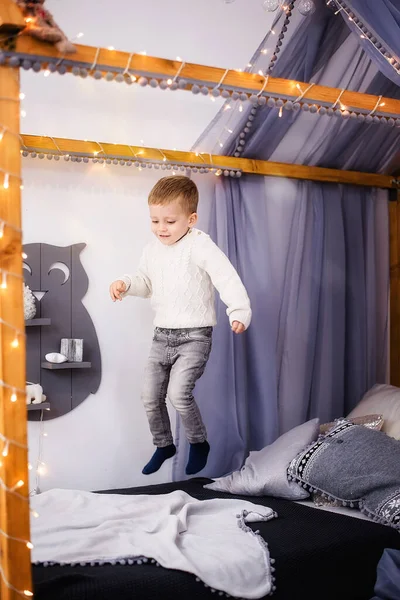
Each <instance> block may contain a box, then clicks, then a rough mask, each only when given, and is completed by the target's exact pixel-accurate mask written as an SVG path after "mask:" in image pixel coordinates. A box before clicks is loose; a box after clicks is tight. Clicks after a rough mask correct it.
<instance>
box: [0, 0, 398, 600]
mask: <svg viewBox="0 0 400 600" xmlns="http://www.w3.org/2000/svg"><path fill="white" fill-rule="evenodd" d="M326 4H327V5H330V6H331V7H332V8H333V9H334V10H335V11H336V13H335V14H339V13H341V12H343V13H345V14H346V15H347V17H348V18H349V20H351V21H352V22H353V23H354V25H355V27H356V28H357V29H358V30H359V32H360V37H361V38H362V39H365V40H367V41H368V42H369V43H371V44H372V45H373V46H374V47H375V48H376V50H377V51H378V52H379V53H380V55H381V56H383V57H384V58H385V59H386V60H387V61H388V64H390V65H391V66H392V67H393V69H394V70H395V71H396V73H397V74H400V63H399V61H398V59H397V57H395V56H393V55H392V53H391V52H390V51H389V50H388V49H387V48H386V47H385V45H384V44H383V43H382V42H381V41H380V40H379V39H378V38H377V36H376V35H374V34H373V33H372V32H370V31H369V30H368V28H367V27H366V26H365V25H364V23H362V21H361V20H360V19H359V18H358V17H357V16H356V15H355V14H354V13H353V12H352V11H351V10H350V9H349V8H348V7H347V5H346V3H345V2H344V0H328V1H327V2H326ZM278 5H279V8H280V9H281V10H282V11H283V12H284V13H285V19H284V22H283V25H282V29H281V31H280V33H279V34H278V37H277V43H276V46H275V49H274V51H273V54H272V56H271V59H270V61H269V65H268V68H267V69H266V71H265V72H264V71H260V72H259V74H260V76H261V75H262V76H263V82H262V84H261V87H260V90H259V92H257V93H255V92H254V91H252V90H246V89H245V88H239V87H235V86H227V85H226V82H225V80H226V76H227V75H228V73H229V70H226V71H225V73H224V75H223V77H222V78H221V79H220V81H219V82H218V84H217V85H214V86H210V85H205V84H204V82H201V81H198V80H195V79H191V78H187V77H183V76H182V73H183V71H184V68H185V66H186V63H185V61H183V60H182V59H180V58H179V57H177V61H178V63H179V65H178V68H177V71H176V74H175V75H174V76H172V77H168V78H165V77H155V76H154V75H148V74H146V73H142V74H139V73H137V72H133V69H132V67H131V63H132V58H133V56H134V54H133V53H131V54H129V57H128V60H127V64H126V66H125V67H123V68H117V67H111V66H107V65H106V66H105V65H104V64H101V65H99V64H98V60H99V56H100V51H101V49H100V48H98V49H97V50H96V52H95V57H94V60H93V62H92V63H91V64H86V63H77V62H76V61H73V60H72V59H68V58H66V57H65V56H61V57H58V58H55V59H49V58H48V57H36V58H32V57H31V56H29V55H22V54H19V53H15V52H12V51H0V65H8V66H9V67H12V68H18V67H20V68H22V69H24V70H30V69H32V70H33V71H34V72H37V73H38V72H41V71H43V74H44V76H45V77H48V76H49V75H50V74H52V73H58V74H60V75H64V74H65V73H67V72H68V71H71V72H72V74H73V75H74V76H77V77H81V78H87V77H88V76H90V77H93V79H95V80H100V79H105V80H106V81H109V82H111V81H114V82H117V83H126V84H127V85H132V84H134V83H136V84H138V85H139V86H141V87H146V86H149V87H151V88H159V89H161V90H170V91H175V90H179V89H181V90H182V89H190V90H191V92H192V93H193V94H194V95H199V94H200V95H203V96H209V97H210V98H211V100H212V101H214V102H215V101H216V100H217V99H218V98H222V99H224V100H226V101H228V103H227V104H226V105H225V107H224V109H225V110H229V109H230V108H231V104H230V101H233V102H239V111H240V112H241V111H242V110H243V103H245V102H249V103H250V104H251V105H252V108H251V109H250V111H249V115H248V119H247V122H246V124H245V127H244V129H243V131H242V132H241V134H240V136H239V138H238V140H237V145H236V149H235V152H234V156H236V157H239V156H240V155H241V154H242V153H243V151H244V148H245V135H246V134H247V133H249V131H250V129H251V128H252V126H253V121H254V119H255V113H256V111H257V108H258V107H262V106H265V105H267V106H268V107H269V108H276V109H277V115H278V117H282V115H283V111H293V112H297V111H299V110H302V111H304V112H309V113H311V114H318V115H321V116H323V115H326V116H328V117H330V116H336V117H341V118H343V119H349V120H357V121H359V122H365V123H366V124H372V123H373V124H385V125H388V126H389V127H400V118H394V117H393V116H392V115H390V114H385V111H384V106H385V103H384V102H382V97H381V96H380V97H378V98H377V102H376V104H375V106H374V108H373V109H372V110H371V111H366V110H361V109H357V110H350V109H349V108H348V107H346V106H345V105H343V104H342V102H341V99H342V96H343V94H344V93H345V91H346V90H341V92H340V94H339V96H338V98H337V99H336V101H335V102H334V103H333V104H329V103H324V102H313V101H309V100H307V99H306V98H305V96H306V94H307V93H308V92H309V90H310V89H311V87H312V84H311V85H309V86H307V88H306V89H303V88H302V87H301V85H300V84H299V83H295V84H294V85H295V86H296V87H297V90H298V95H297V96H296V95H293V97H290V98H288V97H283V96H282V97H280V96H279V95H276V94H269V93H268V90H267V86H268V78H269V76H270V75H271V73H272V70H273V68H274V66H275V64H276V61H277V59H278V54H279V52H280V49H281V46H282V43H283V38H284V34H285V32H286V31H287V26H288V24H289V20H290V17H291V14H292V9H293V6H294V2H289V3H287V5H285V4H284V3H278ZM270 33H271V35H275V34H276V32H275V31H274V30H273V29H271V30H270ZM82 35H83V34H78V36H77V37H82ZM108 50H109V52H114V48H112V47H109V48H108ZM259 52H260V54H263V55H266V54H267V53H268V49H267V48H261V49H260V51H259ZM141 54H146V52H142V53H141ZM248 66H250V67H251V66H252V65H248ZM23 99H24V94H23V93H21V94H20V97H19V98H7V97H0V101H10V102H19V100H23ZM232 112H233V111H232ZM225 130H226V131H227V132H228V133H230V134H232V133H233V131H232V130H231V129H229V123H227V124H226V125H225ZM8 134H9V135H12V136H18V137H19V139H20V140H21V154H22V156H24V157H31V158H39V159H43V158H45V157H46V158H47V159H48V160H55V161H59V160H60V159H63V160H64V161H66V162H69V161H70V162H75V163H81V162H83V163H89V162H92V163H98V164H100V165H104V166H106V165H111V164H113V165H121V166H127V167H131V166H134V167H136V168H137V169H139V171H142V170H143V169H155V170H157V169H160V170H165V171H168V172H170V173H171V175H174V174H176V173H177V172H178V171H187V172H193V173H197V172H198V173H200V174H203V173H204V174H205V173H210V172H211V173H214V174H215V175H216V176H220V175H223V176H226V177H240V176H241V175H242V171H241V170H240V169H232V168H230V167H226V168H225V167H216V166H215V165H214V164H213V160H212V155H211V154H204V153H198V154H197V156H199V157H200V159H201V161H202V163H203V165H202V166H199V164H198V163H193V162H192V163H191V162H188V161H169V160H168V159H167V157H166V156H165V153H164V152H163V151H162V150H159V153H160V160H154V159H151V160H149V159H146V158H144V157H143V156H140V154H139V152H137V151H135V150H133V148H132V147H130V149H131V151H132V158H127V157H119V156H115V155H110V154H107V153H106V152H105V151H104V149H103V148H102V146H101V144H100V143H99V142H96V143H97V144H98V146H99V151H96V152H94V153H93V154H91V155H88V154H87V153H82V152H81V153H79V152H63V151H62V150H61V149H60V148H59V147H58V146H57V144H56V143H55V142H54V139H53V138H50V139H51V140H52V141H53V142H54V145H55V149H54V150H51V149H48V150H46V151H44V150H38V149H35V148H29V147H27V146H25V144H24V143H23V141H22V138H21V136H20V135H19V134H18V133H16V132H14V131H12V130H10V129H9V128H8V127H6V126H5V125H1V124H0V142H1V141H2V140H3V138H4V137H5V136H6V135H8ZM217 144H218V145H219V147H220V148H222V147H223V146H224V142H223V141H222V140H218V142H217ZM13 185H18V186H19V187H20V188H21V189H23V183H22V179H21V177H20V175H19V174H18V173H14V172H11V171H9V170H7V169H2V168H0V190H1V189H2V191H3V192H4V193H7V192H8V191H9V190H10V189H12V186H13ZM7 228H9V229H11V230H13V231H14V232H16V233H18V234H21V233H22V232H21V229H20V228H18V227H16V226H15V225H14V224H12V223H10V222H8V221H6V220H3V219H0V240H1V239H2V238H3V237H4V235H5V232H6V230H7ZM10 278H17V279H22V276H21V275H19V274H17V273H14V272H11V271H8V270H4V269H0V281H1V283H0V290H1V293H6V291H7V289H8V283H9V279H10ZM0 324H1V325H2V326H3V327H6V328H7V329H11V330H12V331H13V336H12V341H11V342H10V351H11V352H15V351H16V352H17V351H18V350H19V349H20V347H21V343H20V342H21V339H22V338H24V337H25V332H24V331H21V330H20V329H19V328H17V327H15V326H14V325H13V324H12V323H9V322H7V321H5V320H3V319H0ZM0 386H1V387H2V388H3V389H4V390H5V391H6V393H7V394H8V400H9V402H10V403H11V404H15V403H17V402H18V401H20V402H22V401H23V402H24V403H25V402H26V390H25V389H21V388H19V387H18V386H15V385H13V384H12V383H10V382H7V381H2V380H0ZM41 424H43V418H42V419H41ZM41 427H42V425H41ZM42 435H45V434H44V433H43V431H42V429H41V432H40V436H42ZM0 442H1V443H2V451H1V454H0V467H3V466H4V465H5V462H6V461H7V459H8V457H9V453H10V451H12V449H13V448H19V449H22V450H24V451H26V452H27V450H28V448H27V446H26V445H24V444H21V443H20V442H18V441H17V440H14V439H11V438H9V437H6V436H5V435H3V434H2V433H0ZM40 444H41V442H40ZM40 448H42V444H41V445H40ZM41 458H42V456H41V450H40V452H39V455H38V460H37V465H36V474H37V478H36V487H35V490H34V491H33V492H32V493H36V492H37V491H38V489H39V482H38V475H39V474H41V473H43V471H44V463H43V462H42V460H41ZM28 469H29V470H31V469H32V465H30V464H28ZM25 485H26V483H25V482H24V481H23V480H21V479H19V480H18V481H17V482H16V483H15V484H13V485H7V484H6V482H5V481H4V480H3V479H2V478H0V488H1V489H2V490H3V491H4V492H5V493H7V494H11V495H13V496H14V497H15V498H17V499H18V500H20V501H21V502H29V495H24V494H22V493H20V491H19V490H21V489H22V488H23V487H24V486H25ZM33 516H34V517H38V516H39V515H38V514H37V513H35V512H33ZM0 536H3V537H4V538H6V539H7V540H10V541H13V542H15V543H20V544H23V545H25V546H26V548H27V551H28V552H29V551H30V550H32V548H33V545H32V543H31V542H30V540H26V539H22V538H18V537H15V536H12V535H11V534H10V533H8V532H6V531H3V530H2V529H0ZM0 576H1V578H2V580H3V582H4V584H5V585H6V586H7V587H8V588H9V589H10V590H12V591H14V592H15V593H17V594H19V595H21V596H22V597H25V598H26V597H32V596H33V593H32V592H31V591H30V590H19V589H17V588H16V587H15V586H14V585H13V584H12V582H9V581H8V580H7V577H6V574H5V572H4V570H3V568H2V566H1V560H0Z"/></svg>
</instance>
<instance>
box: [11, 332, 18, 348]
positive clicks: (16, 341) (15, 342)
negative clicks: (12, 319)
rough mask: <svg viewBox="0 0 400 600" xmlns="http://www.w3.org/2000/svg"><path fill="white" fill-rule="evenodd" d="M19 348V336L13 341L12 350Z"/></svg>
mask: <svg viewBox="0 0 400 600" xmlns="http://www.w3.org/2000/svg"><path fill="white" fill-rule="evenodd" d="M18 346H19V341H18V336H17V335H16V336H15V338H14V339H13V341H12V342H11V348H18Z"/></svg>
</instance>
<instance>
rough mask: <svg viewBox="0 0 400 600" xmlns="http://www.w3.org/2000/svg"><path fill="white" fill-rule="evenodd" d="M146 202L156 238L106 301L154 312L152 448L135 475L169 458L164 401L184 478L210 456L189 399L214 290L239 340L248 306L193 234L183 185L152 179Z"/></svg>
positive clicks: (148, 389) (191, 208)
mask: <svg viewBox="0 0 400 600" xmlns="http://www.w3.org/2000/svg"><path fill="white" fill-rule="evenodd" d="M148 202H149V209H150V218H151V229H152V232H153V233H154V235H155V236H156V238H157V239H156V240H154V241H153V242H152V243H150V244H149V245H148V246H147V247H146V248H145V249H144V252H143V255H142V258H141V261H140V264H139V269H138V271H137V273H136V274H135V275H124V276H123V277H121V278H120V279H117V280H116V281H114V282H113V283H112V284H111V286H110V295H111V298H112V300H113V301H114V302H115V301H116V300H122V298H124V297H125V296H126V295H131V296H141V297H142V298H151V303H152V306H153V308H154V309H155V313H156V316H155V320H154V325H155V332H154V338H153V345H152V348H151V352H150V357H149V362H148V366H147V369H146V374H145V381H144V386H143V392H142V400H143V403H144V406H145V409H146V413H147V418H148V421H149V426H150V430H151V433H152V435H153V442H154V445H155V446H156V448H157V449H156V451H155V453H154V454H153V456H152V458H151V460H150V462H149V463H148V464H147V465H146V466H145V467H144V469H143V471H142V472H143V473H144V474H145V475H149V474H150V473H155V472H156V471H158V469H159V468H160V467H161V465H162V464H163V463H164V461H165V460H167V459H168V458H171V457H172V456H174V454H175V453H176V448H175V445H174V443H173V439H172V433H171V425H170V421H169V417H168V411H167V406H166V396H167V394H168V397H169V399H170V401H171V403H172V405H173V406H174V408H175V409H176V410H177V411H178V413H179V414H180V416H181V419H182V423H183V426H184V428H185V432H186V437H187V439H188V441H189V443H190V452H189V462H188V463H187V467H186V473H187V475H194V474H195V473H198V472H199V471H201V470H202V469H203V468H204V467H205V465H206V463H207V458H208V453H209V451H210V446H209V444H208V442H207V433H206V428H205V426H204V424H203V421H202V418H201V415H200V411H199V409H198V407H197V404H196V402H195V400H194V398H193V394H192V392H193V389H194V386H195V383H196V381H197V380H198V379H199V377H201V375H202V374H203V372H204V369H205V366H206V364H207V361H208V358H209V356H210V351H211V338H212V328H213V326H214V325H215V324H216V313H215V307H214V286H215V287H216V288H217V290H218V291H219V293H220V296H221V299H222V301H223V302H224V303H225V304H226V305H227V306H228V309H227V311H226V312H227V315H228V316H229V320H230V323H231V327H232V331H234V332H235V333H238V334H239V333H243V331H245V329H247V327H248V326H249V324H250V320H251V308H250V300H249V298H248V295H247V292H246V290H245V288H244V286H243V284H242V282H241V280H240V278H239V275H238V274H237V272H236V271H235V269H234V267H233V266H232V264H231V263H230V261H229V259H228V258H227V257H226V256H225V254H224V253H223V252H222V251H221V250H220V249H219V248H218V246H216V245H215V244H214V242H212V241H211V239H210V237H209V236H208V235H206V234H205V233H203V232H201V231H199V230H198V229H194V226H195V224H196V222H197V205H198V190H197V187H196V185H195V184H194V183H193V181H192V180H191V179H189V178H188V177H184V176H179V175H177V176H173V177H164V178H162V179H160V180H159V181H158V182H157V183H156V185H155V186H154V187H153V189H152V190H151V192H150V195H149V199H148Z"/></svg>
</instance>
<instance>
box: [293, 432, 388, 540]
mask: <svg viewBox="0 0 400 600" xmlns="http://www.w3.org/2000/svg"><path fill="white" fill-rule="evenodd" d="M288 477H289V479H291V480H292V481H297V482H298V483H300V484H301V485H303V487H304V488H306V489H308V490H309V491H310V492H315V491H318V492H322V494H324V495H325V496H328V497H329V498H332V499H334V500H339V501H340V502H341V503H342V504H343V505H344V506H353V507H356V508H359V509H360V510H361V512H363V513H364V514H366V515H368V516H370V517H372V518H373V520H374V521H378V522H379V523H382V524H384V525H390V526H391V527H394V528H396V529H400V441H399V440H395V439H393V438H391V437H389V436H388V435H386V434H385V433H383V432H382V431H376V430H374V429H369V428H368V427H364V426H363V425H354V424H353V423H350V422H349V421H345V420H343V421H341V422H340V423H339V424H338V425H337V426H336V427H334V429H331V430H330V431H329V433H327V434H326V435H325V436H323V437H321V438H319V439H318V440H317V441H316V442H314V443H313V444H311V445H310V446H309V448H307V449H306V450H303V451H302V452H300V453H299V454H298V456H296V458H294V459H293V460H292V462H291V463H290V465H289V468H288Z"/></svg>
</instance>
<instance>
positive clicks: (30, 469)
mask: <svg viewBox="0 0 400 600" xmlns="http://www.w3.org/2000/svg"><path fill="white" fill-rule="evenodd" d="M32 469H33V467H32V465H31V463H28V471H32Z"/></svg>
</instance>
